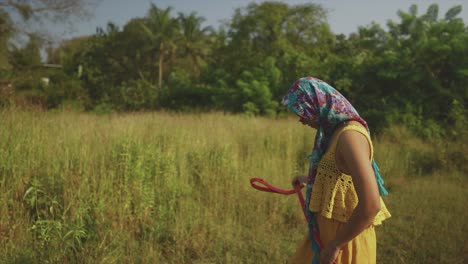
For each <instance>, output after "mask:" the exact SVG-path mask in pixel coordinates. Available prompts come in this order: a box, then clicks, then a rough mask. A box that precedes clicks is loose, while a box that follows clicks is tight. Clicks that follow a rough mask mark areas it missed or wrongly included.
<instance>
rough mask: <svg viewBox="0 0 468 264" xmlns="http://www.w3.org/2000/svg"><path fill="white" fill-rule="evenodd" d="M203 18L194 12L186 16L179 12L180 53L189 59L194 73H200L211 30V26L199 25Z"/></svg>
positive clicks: (206, 53) (206, 52) (207, 49)
mask: <svg viewBox="0 0 468 264" xmlns="http://www.w3.org/2000/svg"><path fill="white" fill-rule="evenodd" d="M204 20H205V19H204V18H203V17H199V16H197V15H196V13H191V14H190V15H188V16H187V15H185V14H183V13H179V21H180V29H181V36H180V48H181V53H182V54H183V55H184V56H187V57H189V58H190V59H191V62H192V69H193V72H194V74H195V75H198V74H199V73H200V63H201V62H202V61H204V60H206V57H207V55H208V51H209V45H210V43H209V41H210V38H209V34H210V33H212V32H213V28H212V27H204V28H202V27H201V24H202V23H203V21H204Z"/></svg>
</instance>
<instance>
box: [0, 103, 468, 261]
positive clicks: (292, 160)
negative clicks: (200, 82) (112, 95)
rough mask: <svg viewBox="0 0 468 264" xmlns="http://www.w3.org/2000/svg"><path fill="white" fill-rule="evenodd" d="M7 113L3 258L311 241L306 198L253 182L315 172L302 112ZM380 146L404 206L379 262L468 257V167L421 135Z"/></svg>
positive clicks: (278, 249) (141, 254) (1, 136)
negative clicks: (303, 206) (451, 162)
mask: <svg viewBox="0 0 468 264" xmlns="http://www.w3.org/2000/svg"><path fill="white" fill-rule="evenodd" d="M0 120H1V121H0V122H1V124H0V255H1V256H4V257H3V258H2V260H1V261H2V262H3V263H36V262H37V261H38V260H40V262H53V263H62V262H72V263H74V262H76V263H135V262H136V263H284V262H286V261H287V259H288V257H289V256H290V255H291V254H292V253H293V251H294V247H295V246H296V243H297V242H298V241H299V240H301V239H302V238H303V235H304V232H305V228H306V226H305V225H304V223H303V216H302V215H301V212H300V208H299V205H298V203H297V198H296V197H294V196H289V197H287V196H281V195H275V194H267V193H262V192H259V191H256V190H254V189H252V188H251V187H250V185H249V179H250V178H251V177H262V178H265V179H267V180H268V181H270V182H271V183H274V184H275V185H278V186H282V187H285V188H288V187H289V185H290V179H291V178H292V176H293V175H296V174H299V173H305V172H306V171H307V160H306V159H305V157H306V155H307V154H308V153H309V152H310V150H311V147H312V143H313V136H314V134H313V133H314V132H313V130H311V129H308V128H307V127H304V126H301V125H300V124H299V123H298V122H297V121H296V120H295V119H277V120H275V119H267V118H248V117H245V116H238V115H223V114H221V113H213V114H202V115H196V114H169V113H141V114H125V115H106V116H96V115H92V114H83V113H73V112H39V111H38V112H23V111H12V110H4V111H3V112H0ZM374 141H375V142H374V144H375V146H376V158H377V159H378V161H379V163H380V166H381V169H382V172H383V175H384V177H385V179H386V180H387V183H388V186H389V189H390V196H389V197H388V198H386V202H387V203H388V207H389V209H390V211H391V212H392V214H393V218H391V219H389V220H388V221H386V222H385V223H384V225H383V226H382V227H380V228H378V229H377V232H378V237H379V252H378V258H379V261H378V263H463V261H464V259H463V257H464V256H466V249H464V244H465V243H466V242H465V241H466V240H465V235H464V234H466V228H465V227H464V223H465V222H466V220H467V211H468V210H466V209H467V208H466V200H467V192H466V191H465V190H466V187H467V181H466V175H463V174H462V173H461V172H459V171H457V170H456V169H453V168H452V169H451V170H448V169H446V168H445V167H444V166H442V165H443V164H442V165H441V166H430V164H429V165H428V164H426V163H425V162H424V160H425V159H423V158H424V157H426V156H429V157H430V156H431V154H432V153H436V150H437V149H435V148H436V146H435V145H433V144H429V143H426V142H424V141H421V140H418V139H416V138H414V137H411V136H410V135H409V133H408V132H407V131H404V130H398V131H389V132H388V133H386V134H384V135H382V136H381V137H379V138H376V139H375V140H374ZM441 155H442V154H438V156H437V155H436V157H435V158H434V160H435V161H437V160H440V159H442V160H443V158H440V157H444V156H441ZM421 160H423V161H421ZM421 164H422V165H421ZM421 166H422V168H420V167H421ZM464 250H465V251H464Z"/></svg>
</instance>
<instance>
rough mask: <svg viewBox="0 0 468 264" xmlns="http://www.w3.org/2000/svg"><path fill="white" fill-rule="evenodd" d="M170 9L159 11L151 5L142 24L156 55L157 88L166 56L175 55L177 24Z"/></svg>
mask: <svg viewBox="0 0 468 264" xmlns="http://www.w3.org/2000/svg"><path fill="white" fill-rule="evenodd" d="M171 10H172V8H171V7H168V8H166V9H165V10H163V9H159V8H158V7H157V6H156V5H155V4H151V7H150V10H149V11H148V14H147V16H146V20H145V23H142V24H141V25H142V28H143V29H144V31H145V33H146V35H147V37H148V39H149V41H150V43H151V45H152V46H153V48H152V51H153V53H155V55H156V53H157V55H158V70H159V72H158V87H159V88H162V85H163V64H164V59H165V56H166V55H167V54H175V50H176V45H175V43H176V38H177V34H178V29H179V24H178V22H177V20H176V19H174V18H172V17H171V15H170V13H171Z"/></svg>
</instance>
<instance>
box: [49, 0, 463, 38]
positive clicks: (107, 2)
mask: <svg viewBox="0 0 468 264" xmlns="http://www.w3.org/2000/svg"><path fill="white" fill-rule="evenodd" d="M151 2H152V3H154V4H156V6H158V7H160V8H166V7H168V6H171V7H173V13H172V15H173V16H177V13H178V12H182V13H185V14H189V13H191V12H192V11H195V12H196V13H197V14H198V15H199V16H202V17H204V18H205V19H206V20H205V23H204V24H203V26H208V25H211V26H213V27H214V28H215V29H217V28H218V26H219V25H220V23H221V21H223V20H229V19H231V18H232V16H233V14H234V10H235V9H236V8H239V7H246V6H247V5H248V4H249V3H252V2H256V3H261V2H264V0H102V1H101V3H100V4H99V5H98V6H97V7H96V9H95V10H94V16H93V17H92V18H90V19H87V20H86V21H82V22H78V23H75V25H74V28H75V29H74V30H73V31H72V33H70V32H69V31H70V30H69V29H67V27H66V26H65V25H57V26H54V27H53V28H51V30H52V31H53V32H55V33H56V34H57V35H59V36H61V37H62V38H69V37H72V36H80V35H90V34H94V33H95V32H96V28H97V27H103V28H105V26H106V24H107V23H108V22H109V21H112V22H114V23H115V24H117V25H118V26H119V27H123V26H124V25H125V23H127V22H128V21H129V20H130V19H132V18H136V17H143V16H145V15H146V13H147V11H148V9H149V6H150V3H151ZM281 2H283V3H288V4H289V5H296V4H304V3H318V4H321V5H322V6H323V7H324V8H325V9H327V10H328V11H329V13H328V22H329V24H330V27H331V30H332V31H333V32H334V33H336V34H340V33H341V34H345V35H348V34H350V33H352V32H355V31H356V30H357V28H358V27H359V26H365V25H369V24H370V23H371V22H372V21H375V22H377V23H378V24H380V25H381V26H383V27H384V28H386V23H387V21H388V20H394V21H399V19H398V16H397V11H398V10H399V9H401V10H403V11H408V10H409V7H410V6H411V5H412V4H417V5H418V14H419V15H420V14H423V13H425V12H426V10H427V8H428V6H429V5H431V4H433V3H437V4H438V5H439V18H443V17H444V15H445V12H447V10H449V9H450V8H451V7H453V6H455V5H462V7H463V10H462V12H461V14H460V15H459V17H460V18H462V19H463V21H464V22H465V23H468V0H439V1H430V0H315V1H304V0H283V1H281Z"/></svg>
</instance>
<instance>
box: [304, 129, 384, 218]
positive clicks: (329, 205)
mask: <svg viewBox="0 0 468 264" xmlns="http://www.w3.org/2000/svg"><path fill="white" fill-rule="evenodd" d="M347 130H353V131H357V132H360V133H361V134H363V135H364V136H365V137H366V138H367V141H368V142H369V146H370V150H371V157H370V160H372V157H373V154H374V150H373V147H372V142H371V139H370V137H369V134H368V132H367V130H366V129H365V128H364V127H361V126H358V125H348V126H345V127H343V128H342V129H341V131H339V133H338V135H337V137H336V139H338V138H339V135H340V134H341V133H343V132H344V131H347ZM337 141H338V140H334V141H333V142H332V143H331V144H330V146H329V148H328V150H327V152H326V153H325V154H324V155H323V157H322V159H321V160H320V163H319V165H318V169H317V176H316V178H315V182H314V185H313V188H312V194H311V199H310V205H309V209H310V210H311V211H312V212H318V213H320V214H321V215H323V216H324V217H326V218H330V219H335V220H338V221H340V222H347V221H348V219H349V218H350V217H351V214H352V213H353V211H354V209H355V208H356V206H357V204H358V197H357V194H356V190H355V189H354V185H353V180H352V178H351V176H350V175H347V174H344V173H342V172H341V171H340V170H339V169H338V168H337V166H336V162H335V149H336V144H337ZM380 204H381V210H380V211H379V213H378V214H377V215H376V216H375V218H374V221H373V225H380V224H381V223H382V221H383V220H385V219H387V218H389V217H390V216H391V215H390V212H389V211H388V210H387V207H386V206H385V203H384V202H383V200H382V198H380Z"/></svg>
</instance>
